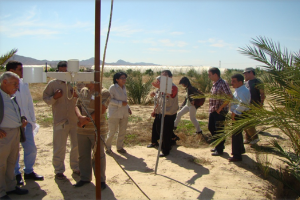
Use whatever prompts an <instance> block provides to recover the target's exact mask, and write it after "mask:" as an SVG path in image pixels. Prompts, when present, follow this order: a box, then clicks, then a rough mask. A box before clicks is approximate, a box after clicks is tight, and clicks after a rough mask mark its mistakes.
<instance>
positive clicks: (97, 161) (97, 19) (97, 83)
mask: <svg viewBox="0 0 300 200" xmlns="http://www.w3.org/2000/svg"><path fill="white" fill-rule="evenodd" d="M95 1H96V2H95V56H94V58H95V60H94V62H95V78H94V79H95V92H96V94H99V95H95V96H96V98H95V124H96V127H97V138H98V140H97V149H96V154H95V179H96V199H97V200H98V199H101V173H100V171H101V170H100V166H101V165H100V164H101V163H100V143H101V139H100V112H101V108H102V106H101V105H102V104H101V88H100V28H101V0H95Z"/></svg>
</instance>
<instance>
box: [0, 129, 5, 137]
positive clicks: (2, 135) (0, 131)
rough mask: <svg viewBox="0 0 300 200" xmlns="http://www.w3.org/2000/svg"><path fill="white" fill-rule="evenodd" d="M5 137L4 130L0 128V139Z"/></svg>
mask: <svg viewBox="0 0 300 200" xmlns="http://www.w3.org/2000/svg"><path fill="white" fill-rule="evenodd" d="M4 137H6V132H5V131H3V130H1V129H0V139H2V138H4Z"/></svg>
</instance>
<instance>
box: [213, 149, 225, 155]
mask: <svg viewBox="0 0 300 200" xmlns="http://www.w3.org/2000/svg"><path fill="white" fill-rule="evenodd" d="M222 154H223V152H218V151H217V150H216V151H215V152H213V153H212V154H211V155H212V156H220V155H222Z"/></svg>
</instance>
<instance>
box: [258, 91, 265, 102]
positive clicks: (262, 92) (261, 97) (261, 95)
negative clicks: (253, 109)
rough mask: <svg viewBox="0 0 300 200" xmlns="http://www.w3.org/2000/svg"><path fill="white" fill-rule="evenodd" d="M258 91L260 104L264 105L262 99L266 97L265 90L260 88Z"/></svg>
mask: <svg viewBox="0 0 300 200" xmlns="http://www.w3.org/2000/svg"><path fill="white" fill-rule="evenodd" d="M259 92H260V99H261V105H264V101H265V99H266V96H265V91H264V89H260V90H259Z"/></svg>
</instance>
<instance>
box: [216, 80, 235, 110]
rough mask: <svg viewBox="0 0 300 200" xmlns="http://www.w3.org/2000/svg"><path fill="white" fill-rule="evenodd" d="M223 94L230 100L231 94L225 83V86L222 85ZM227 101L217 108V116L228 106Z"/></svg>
mask: <svg viewBox="0 0 300 200" xmlns="http://www.w3.org/2000/svg"><path fill="white" fill-rule="evenodd" d="M222 90H223V92H224V93H225V95H226V96H227V98H230V99H232V97H233V96H232V92H231V90H230V88H229V86H228V84H227V83H226V82H225V85H223V87H222ZM229 102H230V101H229V100H227V101H224V103H223V104H222V105H221V106H220V107H219V109H218V110H217V111H216V112H217V113H218V114H220V112H221V111H222V109H223V108H224V107H225V106H227V105H228V104H229Z"/></svg>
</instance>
